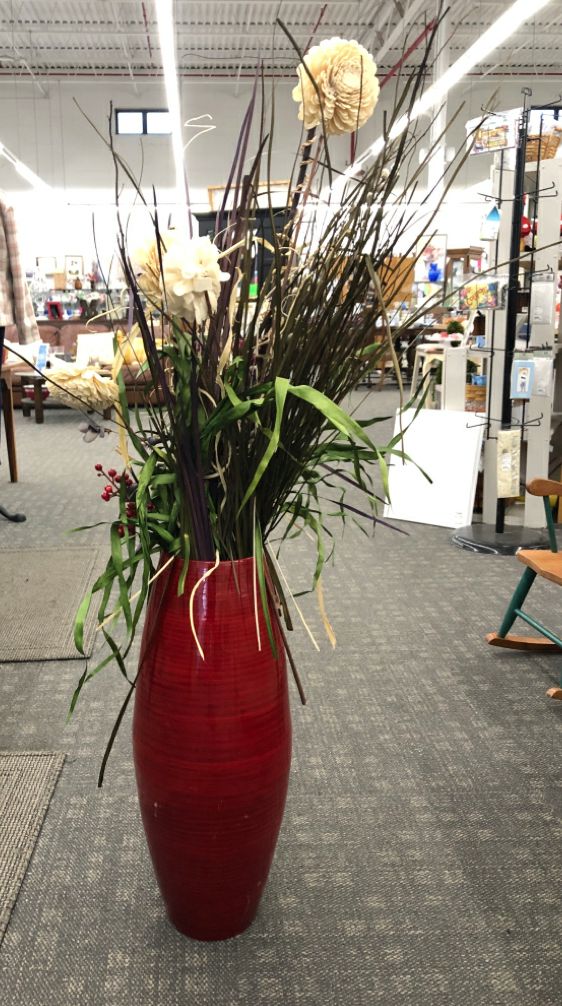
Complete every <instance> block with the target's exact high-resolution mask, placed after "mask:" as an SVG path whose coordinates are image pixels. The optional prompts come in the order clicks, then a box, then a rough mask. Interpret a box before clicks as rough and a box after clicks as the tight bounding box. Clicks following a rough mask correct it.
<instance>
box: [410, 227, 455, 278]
mask: <svg viewBox="0 0 562 1006" xmlns="http://www.w3.org/2000/svg"><path fill="white" fill-rule="evenodd" d="M446 267H447V237H446V235H445V234H433V235H431V236H430V235H426V236H425V237H422V238H421V240H420V243H419V245H418V252H417V262H416V265H415V270H414V282H415V283H432V284H433V283H437V284H439V283H444V282H445V271H446Z"/></svg>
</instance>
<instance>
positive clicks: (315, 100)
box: [293, 38, 380, 135]
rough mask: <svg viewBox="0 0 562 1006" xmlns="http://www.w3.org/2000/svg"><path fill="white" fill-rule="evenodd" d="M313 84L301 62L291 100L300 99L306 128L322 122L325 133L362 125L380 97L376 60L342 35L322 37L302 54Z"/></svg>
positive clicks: (338, 132) (300, 111)
mask: <svg viewBox="0 0 562 1006" xmlns="http://www.w3.org/2000/svg"><path fill="white" fill-rule="evenodd" d="M304 62H305V63H306V66H307V68H308V71H309V73H310V74H311V76H312V77H313V78H314V81H315V83H316V87H317V88H318V90H316V88H315V87H314V84H313V83H312V81H311V79H310V77H309V75H308V73H307V72H306V69H305V68H304V66H303V65H302V63H301V64H300V65H299V67H298V68H297V73H298V75H299V83H298V84H297V86H296V87H295V88H294V89H293V99H294V100H295V101H298V102H300V108H299V119H302V121H303V122H304V125H305V127H306V129H311V128H312V127H313V126H319V125H321V124H322V116H323V118H324V127H325V129H326V133H328V134H331V135H337V134H340V133H352V132H353V131H354V130H356V129H359V128H360V127H361V126H364V125H365V123H366V122H367V120H368V119H370V117H371V115H372V114H373V112H374V110H375V106H376V104H377V101H378V98H379V92H380V87H379V82H378V78H377V67H376V63H375V61H374V59H373V57H372V56H371V54H370V53H369V52H367V50H366V49H365V48H364V47H363V46H362V45H359V43H358V42H354V41H348V40H347V39H344V38H330V39H324V41H323V42H320V44H319V45H314V46H312V48H311V49H309V50H308V52H307V53H306V55H305V57H304Z"/></svg>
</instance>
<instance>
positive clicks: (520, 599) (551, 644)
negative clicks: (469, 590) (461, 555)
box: [486, 479, 562, 699]
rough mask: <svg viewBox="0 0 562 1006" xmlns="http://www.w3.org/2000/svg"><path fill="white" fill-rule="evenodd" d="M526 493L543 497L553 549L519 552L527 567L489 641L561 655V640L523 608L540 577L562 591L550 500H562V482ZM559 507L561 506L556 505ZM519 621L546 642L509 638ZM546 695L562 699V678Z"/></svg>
mask: <svg viewBox="0 0 562 1006" xmlns="http://www.w3.org/2000/svg"><path fill="white" fill-rule="evenodd" d="M527 492H529V493H531V495H532V496H542V498H543V502H544V510H545V514H546V524H547V528H548V537H549V542H550V549H541V550H538V549H536V550H535V549H524V548H522V549H519V551H518V552H517V558H518V559H519V562H522V563H523V565H524V566H525V569H524V571H523V575H522V576H521V579H520V581H519V583H518V585H517V587H516V589H515V592H514V594H513V597H512V598H511V601H510V602H509V605H508V608H507V611H506V613H505V615H504V618H503V621H502V623H501V626H500V629H499V632H490V633H488V635H487V636H486V640H487V642H488V643H490V646H501V647H504V648H506V649H511V650H527V651H531V652H533V651H534V652H538V653H559V654H562V638H561V636H558V635H556V633H555V632H552V631H551V630H550V629H547V628H546V626H544V625H543V624H542V623H541V622H539V621H538V620H537V619H536V618H533V617H532V615H528V614H527V612H526V611H523V604H524V601H525V599H526V597H527V594H528V593H529V591H530V589H531V587H532V586H533V583H534V582H535V580H536V578H537V576H540V577H542V578H543V579H544V580H550V582H551V583H556V584H558V586H559V587H562V553H561V552H559V551H558V545H557V544H556V531H555V528H554V517H553V514H552V507H551V505H550V497H551V496H556V497H557V498H560V497H562V482H555V481H553V480H552V479H532V480H531V482H529V483H528V484H527ZM557 505H558V504H557ZM516 618H521V619H522V620H523V621H524V622H526V623H527V625H530V626H531V627H532V628H533V629H536V631H537V632H539V633H540V634H541V636H543V637H544V638H542V639H537V637H536V636H510V635H508V633H509V630H510V629H511V627H512V625H513V623H514V621H515V619H516ZM547 695H549V696H550V698H552V699H562V675H561V679H560V687H558V688H549V690H548V692H547Z"/></svg>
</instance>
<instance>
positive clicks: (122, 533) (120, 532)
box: [117, 524, 125, 538]
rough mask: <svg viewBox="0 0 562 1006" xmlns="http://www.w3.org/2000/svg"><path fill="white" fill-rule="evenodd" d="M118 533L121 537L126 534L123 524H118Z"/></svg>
mask: <svg viewBox="0 0 562 1006" xmlns="http://www.w3.org/2000/svg"><path fill="white" fill-rule="evenodd" d="M117 534H118V535H119V537H120V538H122V537H123V535H124V534H125V528H124V527H123V525H122V524H118V525H117Z"/></svg>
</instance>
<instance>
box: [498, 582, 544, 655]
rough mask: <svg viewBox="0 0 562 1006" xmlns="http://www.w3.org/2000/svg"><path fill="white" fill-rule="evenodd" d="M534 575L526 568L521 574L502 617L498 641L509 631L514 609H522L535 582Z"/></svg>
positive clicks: (513, 619) (514, 615) (512, 621)
mask: <svg viewBox="0 0 562 1006" xmlns="http://www.w3.org/2000/svg"><path fill="white" fill-rule="evenodd" d="M536 575H537V574H536V573H535V571H534V570H533V569H529V568H527V569H526V570H525V571H524V572H523V576H522V577H521V579H520V581H519V583H518V584H517V587H516V588H515V591H514V594H513V597H512V598H511V601H510V602H509V607H508V609H507V611H506V613H505V615H504V617H503V622H502V624H501V625H500V629H499V632H498V636H499V637H500V639H503V638H504V637H505V636H507V634H508V632H509V630H510V629H511V626H512V625H513V623H514V621H515V619H516V618H517V615H516V614H515V612H516V609H517V608H521V607H522V605H523V602H524V600H525V598H526V597H527V594H528V593H529V591H530V589H531V587H532V586H533V583H534V582H535V578H536Z"/></svg>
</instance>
